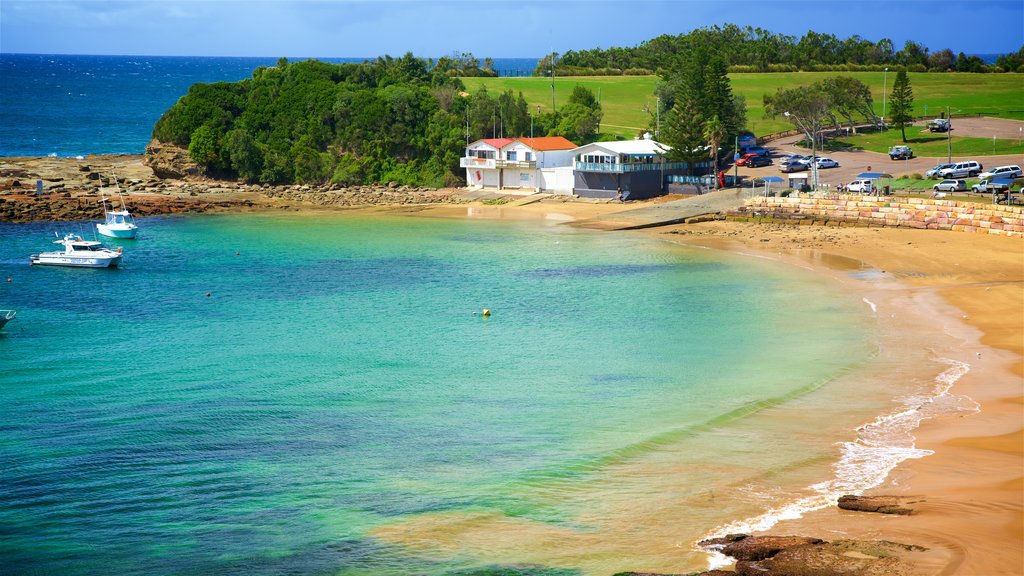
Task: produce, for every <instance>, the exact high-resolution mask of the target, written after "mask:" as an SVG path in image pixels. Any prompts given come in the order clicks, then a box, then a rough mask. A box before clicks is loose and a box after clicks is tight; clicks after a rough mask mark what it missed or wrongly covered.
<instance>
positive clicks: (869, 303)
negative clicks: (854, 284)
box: [861, 298, 878, 313]
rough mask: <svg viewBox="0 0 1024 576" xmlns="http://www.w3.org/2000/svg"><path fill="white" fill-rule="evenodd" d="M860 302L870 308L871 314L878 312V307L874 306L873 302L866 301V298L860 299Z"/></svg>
mask: <svg viewBox="0 0 1024 576" xmlns="http://www.w3.org/2000/svg"><path fill="white" fill-rule="evenodd" d="M861 300H863V301H864V303H865V304H867V305H868V306H871V312H872V313H875V312H878V306H876V305H875V303H874V302H872V301H871V300H868V299H867V298H861Z"/></svg>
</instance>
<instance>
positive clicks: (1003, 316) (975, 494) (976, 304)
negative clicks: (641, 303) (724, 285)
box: [655, 222, 1024, 575]
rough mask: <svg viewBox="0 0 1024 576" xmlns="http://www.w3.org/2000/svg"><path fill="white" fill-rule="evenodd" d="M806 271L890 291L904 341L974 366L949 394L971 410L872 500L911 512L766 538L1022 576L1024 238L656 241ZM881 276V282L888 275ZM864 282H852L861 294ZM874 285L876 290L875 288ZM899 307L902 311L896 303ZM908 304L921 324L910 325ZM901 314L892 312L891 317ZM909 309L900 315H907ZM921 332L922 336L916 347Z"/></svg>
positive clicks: (842, 233)
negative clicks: (837, 543)
mask: <svg viewBox="0 0 1024 576" xmlns="http://www.w3.org/2000/svg"><path fill="white" fill-rule="evenodd" d="M664 232H677V233H678V232H682V233H681V234H674V236H675V238H676V239H677V241H681V242H684V243H688V244H696V245H702V246H708V247H713V248H720V249H727V250H734V251H735V250H740V251H748V252H751V253H756V254H759V255H761V256H768V257H772V258H777V259H779V261H780V262H788V263H793V264H797V265H806V266H810V267H812V268H815V269H817V270H819V271H821V272H822V273H826V274H830V275H833V276H834V277H835V278H836V279H837V281H839V282H841V283H844V284H847V285H848V287H849V288H851V289H854V290H859V289H868V288H869V287H868V286H867V285H865V283H870V282H871V281H868V280H863V279H857V278H855V277H854V276H852V275H850V274H849V262H862V263H864V264H865V265H866V266H867V267H869V268H871V269H874V270H877V271H878V272H879V275H878V276H877V277H874V278H873V279H872V281H874V280H877V279H878V278H882V279H890V280H891V281H892V282H891V283H887V285H886V286H884V287H882V289H883V290H888V291H889V292H890V295H891V296H892V297H893V298H894V300H892V301H890V302H889V303H884V304H879V316H880V317H882V318H883V321H882V324H883V329H885V326H884V324H885V323H886V322H885V320H884V317H885V315H886V313H889V314H891V315H892V318H891V319H890V321H889V322H888V324H889V329H893V330H897V331H900V332H902V333H903V334H905V335H907V336H908V337H907V340H906V342H907V345H908V346H913V345H914V343H915V342H917V341H918V340H917V338H916V336H920V337H922V338H923V341H931V342H936V341H938V342H939V344H938V345H937V347H938V348H942V347H945V349H944V350H940V349H936V350H934V353H935V354H936V355H949V356H954V357H955V356H956V355H959V357H960V358H965V359H966V360H965V361H966V362H968V363H969V364H970V371H969V372H968V373H967V374H966V375H964V376H963V377H962V378H960V379H959V380H958V381H957V382H956V383H955V385H954V387H953V389H952V390H951V392H952V393H953V394H956V395H962V396H966V397H968V398H969V400H970V401H973V402H976V403H977V412H974V413H960V414H951V415H946V416H943V417H939V418H936V419H931V420H925V421H924V422H922V424H921V426H920V428H918V429H917V430H916V431H914V436H916V439H917V440H916V446H917V447H918V448H921V449H925V450H930V451H932V452H933V454H931V455H929V456H926V457H924V458H920V459H911V460H907V461H905V462H903V463H902V464H900V465H899V466H898V467H897V468H896V470H895V471H894V472H893V473H892V474H890V476H889V478H888V479H887V480H886V481H885V482H884V483H883V484H882V485H881V486H879V487H877V488H875V489H873V490H871V491H869V492H868V493H869V494H898V495H904V496H919V497H922V500H923V502H922V503H921V504H919V505H917V506H915V508H916V513H915V514H913V515H910V516H888V515H880V514H871V513H863V512H850V511H844V510H839V509H838V508H827V509H824V510H820V511H816V512H812V513H809V514H807V515H805V516H804V517H803V518H801V519H797V520H788V521H782V522H780V523H778V524H776V525H775V526H774V527H772V528H771V529H770V530H769V531H768V533H771V534H776V535H784V534H801V535H810V536H817V537H821V538H825V539H838V538H856V539H867V540H892V541H897V542H904V543H912V544H918V545H922V546H926V547H928V548H930V551H929V552H928V553H926V554H923V555H921V558H920V562H919V565H918V566H916V570H917V571H918V573H920V574H965V575H995V574H1021V573H1024V523H1022V518H1024V516H1022V514H1024V364H1022V355H1024V242H1020V241H1019V240H1017V239H1006V238H996V237H991V238H989V237H987V236H982V235H976V234H966V233H958V232H940V231H925V230H904V229H873V228H820V227H817V228H816V227H807V226H804V227H799V226H778V225H759V224H748V223H738V222H713V223H703V224H698V225H688V226H681V227H675V229H674V230H662V231H660V232H655V233H664ZM882 271H884V274H883V273H882ZM858 283H859V284H861V286H857V284H858ZM870 288H871V289H877V288H879V287H878V286H872V287H870ZM901 302H902V304H901ZM908 305H913V306H916V307H917V308H918V309H919V310H920V314H922V315H923V317H920V316H919V317H917V318H915V319H914V321H908V317H907V315H906V314H904V312H910V311H909V310H907V308H906V306H908ZM894 306H895V308H894ZM901 306H902V307H901ZM911 336H915V337H911Z"/></svg>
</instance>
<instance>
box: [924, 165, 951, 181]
mask: <svg viewBox="0 0 1024 576" xmlns="http://www.w3.org/2000/svg"><path fill="white" fill-rule="evenodd" d="M953 166H956V164H939V165H938V166H936V167H935V168H932V169H931V170H929V171H927V172H925V173H924V175H925V177H927V178H938V177H939V173H940V172H942V171H943V170H945V169H946V168H952V167H953Z"/></svg>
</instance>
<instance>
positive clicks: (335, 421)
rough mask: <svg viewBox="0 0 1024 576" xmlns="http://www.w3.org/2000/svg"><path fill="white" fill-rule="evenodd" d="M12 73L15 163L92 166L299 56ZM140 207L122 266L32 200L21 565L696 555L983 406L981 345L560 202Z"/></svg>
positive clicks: (878, 478) (535, 563) (254, 568)
mask: <svg viewBox="0 0 1024 576" xmlns="http://www.w3.org/2000/svg"><path fill="white" fill-rule="evenodd" d="M192 60H195V61H192ZM26 61H28V62H29V63H30V64H25V62H26ZM0 62H2V63H3V80H4V81H3V82H2V83H0V94H2V97H3V101H2V102H0V114H2V115H3V118H2V119H0V146H2V153H3V154H5V155H12V154H32V155H39V154H49V153H57V154H59V155H61V156H69V155H76V154H94V153H114V152H131V153H138V152H141V147H142V146H144V145H145V142H146V140H147V139H148V132H149V130H150V129H151V126H152V122H153V121H155V118H156V116H158V115H159V114H160V113H161V112H162V111H163V110H164V109H165V108H166V107H167V106H169V105H170V103H172V102H173V101H174V99H176V98H177V97H179V96H180V95H181V94H183V93H184V91H185V90H186V89H187V86H188V85H189V84H191V83H192V82H196V81H216V80H230V79H237V78H241V77H244V76H246V75H248V74H249V73H250V71H251V69H252V68H253V67H255V66H258V65H261V64H263V65H266V64H272V62H269V61H268V60H260V59H234V58H212V59H174V58H131V57H93V56H82V57H39V56H31V57H30V56H25V57H12V56H11V55H2V56H0ZM12 62H13V63H14V64H12ZM19 62H20V63H19ZM32 70H34V72H31V71H32ZM43 70H49V72H47V73H43V72H41V71H43ZM69 71H72V72H69ZM16 74H20V75H21V76H17V77H18V78H19V79H20V81H18V82H9V81H7V80H8V78H13V77H15V75H16ZM115 85H117V86H118V88H117V89H114V88H113V86H115ZM162 99H164V100H162ZM15 100H17V102H19V104H18V105H13V104H12V102H14V101H15ZM28 101H34V102H35V103H36V104H35V105H28V104H26V102H28ZM148 115H151V117H149V116H148ZM15 119H20V120H19V121H15ZM489 210H496V211H500V207H493V208H492V207H483V208H478V209H477V212H476V214H477V215H478V216H481V215H483V216H486V215H488V214H491V212H489ZM139 222H140V225H141V232H140V234H139V238H138V239H137V240H134V241H128V240H126V241H116V240H115V241H110V242H108V243H110V244H116V245H119V246H121V247H122V248H123V249H124V251H125V260H124V263H123V265H122V267H121V268H119V269H115V270H76V269H64V268H49V267H30V266H28V256H29V254H32V253H35V252H39V251H42V250H49V249H52V247H53V245H52V244H51V243H50V242H51V240H52V239H53V234H54V232H80V233H82V234H83V235H84V236H87V237H91V236H92V225H93V223H87V222H77V223H76V222H39V223H30V224H10V223H0V308H4V309H6V308H13V309H16V310H17V311H18V317H17V318H16V319H15V320H14V321H13V322H11V323H10V324H8V325H7V327H6V328H4V329H3V330H2V331H0V366H2V367H3V369H2V370H0V558H2V559H3V562H2V563H0V574H7V573H10V574H24V573H61V574H70V575H75V574H83V575H84V574H97V573H102V574H140V575H141V574H146V575H154V574H156V575H163V574H168V575H170V574H246V575H250V574H282V573H293V574H303V575H305V574H321V573H324V574H326V573H330V574H339V575H344V576H357V575H359V576H363V575H370V574H373V575H380V574H383V575H389V574H394V575H400V574H410V573H416V574H426V575H431V576H433V575H437V576H442V575H450V576H454V575H455V574H462V575H465V574H467V573H473V574H489V573H493V574H498V573H500V574H504V575H508V574H530V575H552V576H553V575H558V576H570V575H572V576H577V575H578V576H590V575H595V576H596V575H606V574H611V573H614V572H617V571H626V570H639V571H657V572H688V571H696V570H699V569H702V568H704V567H705V566H707V565H708V563H709V562H712V563H713V562H715V559H714V558H713V557H709V556H708V555H707V554H706V553H705V552H703V551H701V550H697V549H695V548H694V543H695V542H696V541H698V540H699V539H701V538H702V537H706V536H711V535H718V534H724V533H727V532H739V531H750V530H753V529H760V528H765V527H768V526H771V525H773V524H775V523H777V522H779V521H780V520H782V519H784V518H791V517H794V516H798V515H799V514H801V513H803V512H806V511H809V510H814V509H817V508H822V507H825V506H830V505H832V504H834V502H835V499H836V497H837V496H838V495H840V494H845V493H857V492H858V491H860V490H863V489H866V488H869V487H872V486H877V485H879V484H880V483H881V482H883V481H884V480H885V478H886V475H887V474H888V472H889V471H890V470H892V468H893V467H894V466H895V465H896V464H898V463H899V462H900V461H902V460H904V459H906V458H914V457H920V456H923V455H925V453H924V452H923V451H921V450H918V449H917V448H915V447H914V444H913V436H912V431H913V428H914V427H915V426H916V423H917V422H918V421H920V419H921V418H926V417H929V415H930V414H932V413H933V412H942V411H950V410H958V409H960V408H959V407H958V406H957V402H956V400H955V399H953V398H951V397H949V396H948V395H947V394H946V392H947V390H948V388H949V386H950V385H951V384H952V383H953V382H955V381H956V379H957V378H958V377H959V376H960V375H961V374H962V373H963V371H964V370H966V367H965V366H964V365H961V364H958V363H955V362H951V361H944V360H942V358H941V353H940V352H939V351H937V350H938V349H937V348H935V347H934V346H932V345H931V344H930V343H916V342H912V341H911V340H909V339H908V337H907V336H906V335H905V334H899V335H895V336H894V335H892V334H886V333H885V332H884V331H882V330H880V329H879V326H878V323H877V319H876V317H875V314H876V312H877V310H876V304H875V302H873V301H870V300H869V299H867V298H866V297H863V296H862V295H861V294H851V293H848V292H846V291H844V290H837V288H836V284H835V283H834V282H833V281H832V280H830V279H828V278H826V277H824V276H822V275H819V274H814V273H811V272H809V271H807V270H804V269H802V268H800V267H793V266H786V265H782V264H780V263H778V262H773V261H769V260H766V259H762V258H754V257H751V256H745V255H738V254H729V253H720V252H716V251H711V250H700V249H695V248H687V247H682V246H677V245H674V244H671V243H669V242H664V241H660V240H658V239H655V238H651V237H645V236H638V235H631V234H625V233H622V234H609V233H599V232H594V231H587V230H578V229H574V228H571V227H568V226H565V225H563V224H560V223H559V222H560V221H559V220H540V219H538V220H504V219H499V218H482V217H481V218H474V217H465V218H455V219H442V218H424V217H414V216H384V215H381V214H374V215H372V216H366V215H361V214H360V213H359V212H339V213H327V212H315V213H306V214H287V213H281V214H267V213H258V214H230V215H198V216H189V217H171V216H161V217H149V218H142V219H139ZM837 273H842V274H851V275H856V274H860V275H866V276H865V277H868V278H870V275H871V274H872V273H873V272H872V271H870V270H861V269H860V268H858V266H857V265H856V263H853V264H851V265H849V269H848V270H846V271H845V272H842V271H841V272H837ZM484 308H488V309H490V310H491V311H492V314H491V315H490V316H489V317H485V316H483V315H482V313H481V312H482V310H483V309H484ZM904 313H905V311H904V310H902V309H901V310H900V314H904ZM894 342H898V344H894ZM922 367H923V368H922ZM929 374H932V375H933V376H934V378H933V377H932V376H929Z"/></svg>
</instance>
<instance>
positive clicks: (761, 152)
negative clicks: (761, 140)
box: [740, 146, 771, 156]
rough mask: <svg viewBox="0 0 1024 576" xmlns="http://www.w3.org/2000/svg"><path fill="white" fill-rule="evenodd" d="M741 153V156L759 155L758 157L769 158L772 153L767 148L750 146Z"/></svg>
mask: <svg viewBox="0 0 1024 576" xmlns="http://www.w3.org/2000/svg"><path fill="white" fill-rule="evenodd" d="M740 153H741V154H757V155H758V156H767V155H769V154H771V151H770V150H768V149H767V148H762V147H761V146H748V147H746V148H744V149H743V150H742V151H741V152H740Z"/></svg>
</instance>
